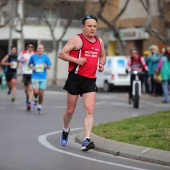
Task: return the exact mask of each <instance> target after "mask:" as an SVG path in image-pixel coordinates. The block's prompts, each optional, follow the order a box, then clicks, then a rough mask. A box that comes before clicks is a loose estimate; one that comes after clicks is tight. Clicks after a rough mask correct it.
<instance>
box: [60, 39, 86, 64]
mask: <svg viewBox="0 0 170 170" xmlns="http://www.w3.org/2000/svg"><path fill="white" fill-rule="evenodd" d="M81 47H82V40H81V39H80V37H79V36H75V37H73V38H72V39H70V40H69V41H68V42H67V44H66V45H65V46H64V48H63V49H62V50H61V52H60V53H59V55H58V57H59V58H60V59H62V60H64V61H68V62H73V63H76V64H78V65H83V64H84V63H85V62H86V59H85V58H74V57H71V56H70V55H69V52H70V51H71V50H79V49H80V48H81Z"/></svg>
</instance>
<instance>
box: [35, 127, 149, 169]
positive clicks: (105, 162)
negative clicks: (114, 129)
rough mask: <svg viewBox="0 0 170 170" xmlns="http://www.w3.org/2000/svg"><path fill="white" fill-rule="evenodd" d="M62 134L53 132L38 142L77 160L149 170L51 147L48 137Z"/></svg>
mask: <svg viewBox="0 0 170 170" xmlns="http://www.w3.org/2000/svg"><path fill="white" fill-rule="evenodd" d="M81 129H83V128H74V129H72V131H76V130H81ZM61 132H62V131H57V132H51V133H48V134H44V135H41V136H39V137H38V141H39V142H40V143H41V144H42V145H44V146H45V147H46V148H48V149H50V150H53V151H56V152H59V153H63V154H66V155H70V156H74V157H77V158H81V159H86V160H89V161H94V162H98V163H104V164H108V165H114V166H118V167H123V168H128V169H133V170H147V169H141V168H137V167H132V166H126V165H122V164H117V163H113V162H108V161H103V160H100V159H95V158H90V157H86V156H82V155H78V154H75V153H71V152H67V151H64V150H61V149H58V148H56V147H54V146H53V145H51V144H50V143H49V142H48V141H47V137H48V136H51V135H54V134H59V133H61Z"/></svg>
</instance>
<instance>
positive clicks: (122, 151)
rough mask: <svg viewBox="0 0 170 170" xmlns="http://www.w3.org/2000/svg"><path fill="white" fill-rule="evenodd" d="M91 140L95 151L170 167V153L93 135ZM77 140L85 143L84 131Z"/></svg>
mask: <svg viewBox="0 0 170 170" xmlns="http://www.w3.org/2000/svg"><path fill="white" fill-rule="evenodd" d="M91 139H92V140H93V141H94V143H95V150H98V151H101V152H105V153H109V154H113V155H117V156H123V157H127V158H132V159H137V160H141V161H147V162H152V163H157V164H162V165H166V166H170V152H169V151H163V150H159V149H152V148H148V147H143V146H137V145H132V144H127V143H122V142H117V141H114V140H109V139H105V138H102V137H99V136H97V135H95V134H93V133H92V135H91ZM76 140H77V142H79V143H82V142H83V141H84V131H82V132H80V133H79V134H78V135H77V137H76Z"/></svg>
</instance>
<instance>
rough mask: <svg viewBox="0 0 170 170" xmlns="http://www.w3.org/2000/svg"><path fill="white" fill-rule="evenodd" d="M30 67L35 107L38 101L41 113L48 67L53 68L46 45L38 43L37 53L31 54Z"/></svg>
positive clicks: (40, 112)
mask: <svg viewBox="0 0 170 170" xmlns="http://www.w3.org/2000/svg"><path fill="white" fill-rule="evenodd" d="M28 67H29V68H31V69H32V70H33V73H32V77H31V79H32V87H33V89H34V98H35V100H34V103H33V108H34V109H36V108H37V103H38V108H37V111H38V113H39V114H42V102H43V94H44V90H45V89H46V83H47V69H50V68H51V61H50V59H49V57H48V56H47V55H46V54H44V45H42V44H40V45H38V47H37V54H33V55H32V56H31V58H30V60H29V62H28Z"/></svg>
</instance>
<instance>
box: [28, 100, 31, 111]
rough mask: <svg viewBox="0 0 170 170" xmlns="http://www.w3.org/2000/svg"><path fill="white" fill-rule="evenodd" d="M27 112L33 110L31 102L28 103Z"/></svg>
mask: <svg viewBox="0 0 170 170" xmlns="http://www.w3.org/2000/svg"><path fill="white" fill-rule="evenodd" d="M27 110H28V111H30V110H31V103H30V102H28V103H27Z"/></svg>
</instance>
